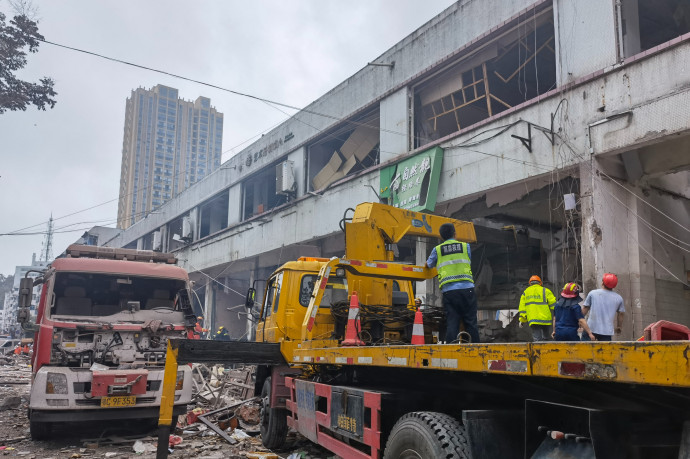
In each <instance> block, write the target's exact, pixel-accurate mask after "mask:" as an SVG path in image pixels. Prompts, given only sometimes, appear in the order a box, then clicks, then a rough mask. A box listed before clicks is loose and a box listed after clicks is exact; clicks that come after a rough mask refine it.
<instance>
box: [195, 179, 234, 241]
mask: <svg viewBox="0 0 690 459" xmlns="http://www.w3.org/2000/svg"><path fill="white" fill-rule="evenodd" d="M228 196H229V192H228V190H225V191H223V192H221V193H220V194H217V195H216V196H214V197H213V198H211V199H209V200H207V201H205V202H204V203H203V204H201V206H199V237H200V238H202V237H206V236H208V235H209V234H213V233H216V232H218V231H220V230H222V229H225V228H227V227H228V204H229V201H228Z"/></svg>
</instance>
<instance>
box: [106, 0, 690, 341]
mask: <svg viewBox="0 0 690 459" xmlns="http://www.w3.org/2000/svg"><path fill="white" fill-rule="evenodd" d="M363 59H367V58H366V57H364V58H363ZM372 62H374V63H377V64H387V65H371V66H366V67H364V68H363V69H361V70H359V71H358V72H357V73H355V74H354V75H353V76H351V77H350V78H348V79H347V80H346V81H344V82H343V83H341V84H339V85H338V86H336V87H335V88H333V89H332V90H331V91H329V92H328V93H326V94H324V95H323V96H322V97H321V98H319V99H317V100H316V101H315V102H313V103H312V104H311V105H309V106H308V107H305V108H304V109H303V110H302V111H301V112H299V113H298V114H296V115H295V116H294V117H292V118H290V119H289V120H288V121H286V122H284V123H283V124H282V125H280V126H278V127H277V128H275V129H273V130H272V131H271V132H269V133H267V134H266V135H264V136H263V137H262V138H261V139H260V140H258V141H257V142H255V143H254V144H252V145H250V146H249V147H247V148H246V149H245V150H243V151H242V152H240V153H239V154H238V155H236V156H235V157H233V158H231V159H230V160H229V161H227V162H226V163H224V164H223V165H222V166H221V167H220V169H219V170H217V171H215V172H213V173H212V174H210V175H208V176H207V177H205V178H204V179H203V180H201V181H200V182H199V183H196V184H195V185H194V186H193V187H191V188H189V189H187V190H186V191H184V192H182V193H180V194H179V195H178V196H177V197H176V198H174V199H172V200H170V201H169V202H167V203H166V204H165V205H163V206H161V207H160V209H159V211H160V213H156V214H152V215H150V216H149V218H147V219H146V220H144V221H140V222H137V223H136V224H135V225H133V226H131V227H130V228H128V229H127V230H126V231H124V232H123V233H122V234H121V235H119V236H117V237H116V238H114V239H113V240H112V241H110V242H109V243H108V245H111V246H121V247H122V246H126V247H129V248H149V244H148V241H149V240H153V239H156V240H160V241H162V242H161V249H162V250H169V251H174V252H175V253H176V254H177V256H178V258H179V260H180V264H181V265H182V266H183V267H185V268H186V269H188V270H189V271H190V276H191V277H192V278H193V279H194V280H195V281H196V285H195V291H196V293H197V295H198V296H197V301H198V303H199V305H200V307H201V308H202V309H203V311H204V313H205V314H206V316H207V321H208V322H207V323H210V324H212V325H213V326H216V325H219V324H222V325H225V326H227V327H229V329H230V331H231V333H232V334H233V336H234V337H235V338H239V337H242V336H245V333H246V327H245V325H246V322H245V317H244V316H242V315H238V313H240V312H242V311H243V309H242V308H243V306H241V305H242V304H243V302H244V293H245V292H246V290H247V287H249V286H250V285H252V284H254V283H255V281H261V280H265V279H266V278H267V277H268V276H269V274H270V273H271V272H272V270H274V269H275V268H276V267H277V266H279V265H280V264H282V263H284V262H285V261H287V260H292V259H294V258H296V257H298V256H301V255H305V256H325V257H330V256H340V255H342V254H343V251H344V238H343V235H342V232H341V230H340V228H339V223H340V222H341V220H342V219H343V218H347V216H348V208H352V207H354V206H355V205H356V204H358V203H360V202H365V201H379V200H381V201H384V202H386V201H388V199H390V198H387V197H386V195H387V190H388V188H389V187H390V186H391V184H392V183H391V182H390V181H388V182H386V180H385V177H386V174H385V173H384V171H385V170H386V168H388V167H390V166H395V165H397V164H401V161H404V160H408V159H410V158H415V157H419V156H420V155H423V154H425V152H428V151H429V150H430V149H432V148H440V149H441V150H442V165H441V170H440V179H439V181H438V188H437V192H436V193H435V196H434V197H435V201H436V204H435V207H434V209H433V211H434V212H435V213H437V214H441V215H447V216H453V217H456V218H460V219H464V220H470V221H472V222H474V223H475V226H476V228H477V234H478V241H477V243H476V244H473V247H472V256H473V260H472V267H473V271H474V274H475V280H476V283H477V291H478V294H479V307H480V309H481V310H482V311H480V314H481V317H482V318H484V319H487V320H488V319H493V318H494V317H495V312H496V311H499V310H503V311H505V310H509V309H515V308H517V304H518V302H519V296H520V294H521V292H522V290H523V289H524V287H525V286H526V285H527V280H528V279H529V277H530V275H532V274H539V275H541V276H542V278H544V279H545V283H546V285H548V286H550V287H551V288H552V289H553V290H554V292H558V291H560V288H561V287H562V286H563V284H565V283H566V282H570V281H575V282H578V283H580V284H581V285H583V287H584V291H585V293H586V292H588V291H591V290H593V289H595V288H597V287H598V286H599V284H600V282H601V277H602V275H603V274H604V273H605V272H613V273H616V274H617V275H618V277H619V285H618V287H617V288H616V290H617V291H618V292H619V293H620V294H621V295H622V296H623V298H624V300H625V306H626V310H627V314H626V323H625V327H624V330H623V333H622V335H621V336H620V337H619V338H622V339H632V338H637V337H639V336H640V335H641V334H642V330H643V329H644V327H645V326H646V325H648V324H649V323H650V322H653V321H655V320H659V319H666V320H671V321H675V322H680V323H683V324H686V325H687V324H690V289H689V284H690V281H689V276H690V231H689V230H688V228H690V186H689V185H690V136H688V134H690V123H689V122H688V107H690V105H689V104H688V102H690V71H688V65H689V63H690V12H688V11H686V9H684V8H683V7H682V5H681V3H678V2H675V1H671V0H660V1H652V0H622V1H614V0H610V1H594V0H591V1H590V0H586V1H578V2H573V1H570V0H539V1H536V2H535V1H533V0H512V1H504V0H482V1H479V0H463V1H459V2H457V3H456V4H454V5H452V6H451V7H449V8H448V9H446V10H445V11H443V12H442V13H440V14H439V15H438V16H436V17H435V18H433V19H432V20H431V21H429V22H428V23H426V24H424V25H423V26H422V27H420V28H419V29H418V30H416V31H414V32H413V33H412V34H410V35H409V36H407V37H405V38H404V39H403V40H402V41H400V42H399V43H398V44H396V45H395V46H393V47H392V48H391V49H389V50H388V51H386V52H385V53H383V54H382V55H381V56H378V57H377V58H375V59H373V60H372ZM350 215H351V214H350ZM436 242H437V241H428V240H421V239H420V240H413V241H406V242H405V243H401V244H399V247H398V248H397V251H398V254H399V256H398V259H399V260H400V261H408V262H416V263H417V264H423V262H424V260H425V259H426V257H427V255H428V253H429V250H430V249H431V247H433V245H434V244H435V243H436ZM436 284H437V283H436V282H435V281H428V282H425V283H419V284H418V285H417V292H416V294H417V296H419V297H422V298H424V300H425V301H426V302H427V303H436V304H439V303H440V297H439V294H438V288H437V285H436ZM258 287H259V288H260V287H261V284H259V285H258Z"/></svg>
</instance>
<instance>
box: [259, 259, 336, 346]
mask: <svg viewBox="0 0 690 459" xmlns="http://www.w3.org/2000/svg"><path fill="white" fill-rule="evenodd" d="M326 262H328V259H327V258H310V257H302V258H299V259H298V260H297V261H291V262H288V263H285V264H284V265H283V266H281V267H280V268H279V269H278V270H277V271H275V272H274V273H273V274H272V275H271V277H270V278H269V279H268V282H267V283H266V288H265V291H264V296H263V301H262V303H261V307H260V316H259V322H258V324H257V327H256V341H259V342H273V343H275V342H280V341H283V340H288V341H295V340H299V339H300V337H301V333H302V322H303V321H304V316H305V314H306V311H307V308H308V307H309V301H310V300H311V297H312V292H313V290H314V286H315V285H316V280H317V278H318V277H319V271H320V270H321V267H322V266H323V265H324V264H325V263H326ZM347 299H348V293H347V278H346V277H345V276H342V277H337V276H334V277H332V278H330V279H329V282H328V284H327V285H326V293H325V294H324V300H323V301H322V302H321V304H320V306H319V316H320V318H321V319H322V320H319V325H318V328H317V330H316V332H315V333H316V335H318V336H319V337H320V339H322V340H330V339H333V338H332V334H333V333H332V332H333V325H334V319H333V317H332V316H331V309H330V308H331V305H334V304H339V303H342V302H347Z"/></svg>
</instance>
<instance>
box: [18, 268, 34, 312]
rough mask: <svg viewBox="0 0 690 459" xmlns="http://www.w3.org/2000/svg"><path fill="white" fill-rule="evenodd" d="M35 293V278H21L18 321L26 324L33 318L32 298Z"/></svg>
mask: <svg viewBox="0 0 690 459" xmlns="http://www.w3.org/2000/svg"><path fill="white" fill-rule="evenodd" d="M33 293H34V280H33V279H32V278H31V277H22V278H21V279H20V280H19V304H18V306H19V307H18V308H17V322H19V323H20V324H26V323H28V322H29V321H30V320H31V312H30V308H31V299H32V298H33Z"/></svg>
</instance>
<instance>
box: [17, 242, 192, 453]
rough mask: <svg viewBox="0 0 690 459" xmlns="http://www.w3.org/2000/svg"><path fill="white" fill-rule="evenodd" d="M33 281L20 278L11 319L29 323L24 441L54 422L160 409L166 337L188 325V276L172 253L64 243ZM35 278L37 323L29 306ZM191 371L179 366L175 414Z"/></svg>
mask: <svg viewBox="0 0 690 459" xmlns="http://www.w3.org/2000/svg"><path fill="white" fill-rule="evenodd" d="M66 254H67V256H66V257H65V258H58V259H56V260H55V261H54V262H53V263H52V264H51V265H50V266H49V267H48V269H47V270H46V271H45V272H43V273H42V274H41V276H40V277H39V278H37V279H36V280H33V279H31V278H30V277H26V278H24V279H22V280H21V284H20V308H19V313H18V321H19V322H20V323H21V324H22V326H23V327H24V328H25V329H32V330H33V331H34V332H35V335H34V352H33V356H32V359H31V364H32V385H31V399H30V402H29V418H30V426H31V437H32V438H33V439H44V438H47V437H49V436H50V434H51V430H52V429H53V427H54V426H55V425H56V424H57V423H63V422H82V421H83V422H93V421H100V420H124V419H143V420H146V419H150V420H151V423H152V425H153V424H154V423H155V422H156V420H157V418H158V413H159V407H160V402H161V392H162V385H161V383H162V380H163V369H164V367H165V355H166V354H165V352H166V345H167V340H168V338H174V337H176V338H182V337H185V336H189V333H190V331H191V330H192V329H193V326H194V323H195V321H196V317H195V314H194V313H193V311H192V307H191V303H190V297H189V278H188V276H187V272H186V271H185V270H184V269H182V268H180V267H178V266H175V265H174V263H175V262H176V260H175V258H174V256H172V255H170V254H164V253H157V252H152V251H139V250H130V249H111V248H105V247H91V246H81V245H76V244H75V245H71V246H70V247H69V248H68V249H67V251H66ZM34 283H42V284H43V290H42V292H41V297H40V301H39V304H38V307H37V315H36V323H35V324H31V323H30V317H29V309H28V307H29V306H30V301H31V290H32V288H33V285H34ZM191 386H192V382H191V371H190V368H189V367H188V366H186V365H181V366H180V367H178V371H177V383H176V388H175V389H176V390H175V402H174V404H175V408H174V415H177V414H181V413H183V412H184V411H185V409H186V405H187V403H189V402H190V400H191V396H192V387H191Z"/></svg>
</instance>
